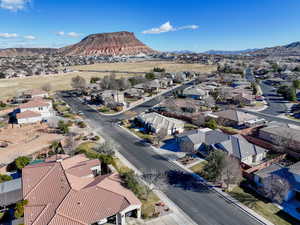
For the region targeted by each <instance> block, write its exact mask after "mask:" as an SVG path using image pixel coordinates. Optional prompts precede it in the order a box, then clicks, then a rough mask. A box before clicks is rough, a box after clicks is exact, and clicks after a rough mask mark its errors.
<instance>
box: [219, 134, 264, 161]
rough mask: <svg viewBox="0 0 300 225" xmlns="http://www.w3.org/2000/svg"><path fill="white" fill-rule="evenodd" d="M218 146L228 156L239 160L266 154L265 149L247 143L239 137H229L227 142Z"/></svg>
mask: <svg viewBox="0 0 300 225" xmlns="http://www.w3.org/2000/svg"><path fill="white" fill-rule="evenodd" d="M220 145H221V146H222V148H223V149H224V150H226V151H227V152H228V153H229V154H231V155H233V156H235V157H236V158H238V159H240V160H243V159H244V158H246V157H248V156H254V155H259V154H261V153H264V152H266V149H264V148H261V147H259V146H257V145H254V144H252V143H250V142H248V141H247V140H246V139H245V138H244V137H243V136H241V135H231V136H230V139H229V140H227V141H224V142H222V143H220Z"/></svg>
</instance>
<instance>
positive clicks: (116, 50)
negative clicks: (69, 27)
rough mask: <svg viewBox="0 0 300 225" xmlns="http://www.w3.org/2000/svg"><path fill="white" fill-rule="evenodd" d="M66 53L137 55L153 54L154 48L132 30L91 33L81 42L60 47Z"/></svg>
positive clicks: (82, 54)
mask: <svg viewBox="0 0 300 225" xmlns="http://www.w3.org/2000/svg"><path fill="white" fill-rule="evenodd" d="M60 51H61V53H62V54H64V55H81V56H100V55H113V56H116V55H137V54H140V53H144V54H152V53H155V51H154V50H152V49H151V48H149V47H148V46H146V45H145V44H144V43H142V42H141V41H139V40H138V39H137V38H136V37H135V35H134V34H133V33H132V32H127V31H122V32H113V33H101V34H91V35H89V36H87V37H85V38H84V39H82V40H81V41H80V42H79V43H77V44H74V45H71V46H67V47H64V48H61V49H60Z"/></svg>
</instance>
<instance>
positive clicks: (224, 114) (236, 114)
mask: <svg viewBox="0 0 300 225" xmlns="http://www.w3.org/2000/svg"><path fill="white" fill-rule="evenodd" d="M214 115H217V116H219V117H220V118H224V119H229V120H233V121H236V122H245V121H247V120H252V119H256V118H257V117H256V116H254V115H251V114H249V113H244V112H241V111H237V110H232V109H230V110H224V111H220V112H216V113H214Z"/></svg>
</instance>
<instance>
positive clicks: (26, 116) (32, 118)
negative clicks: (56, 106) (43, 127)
mask: <svg viewBox="0 0 300 225" xmlns="http://www.w3.org/2000/svg"><path fill="white" fill-rule="evenodd" d="M13 115H15V118H16V119H17V123H18V124H26V123H36V122H40V121H47V120H48V119H49V118H50V117H52V116H53V110H52V102H51V101H45V100H43V99H33V100H31V101H29V102H27V103H24V104H21V105H20V106H19V107H18V108H17V109H16V110H14V112H13Z"/></svg>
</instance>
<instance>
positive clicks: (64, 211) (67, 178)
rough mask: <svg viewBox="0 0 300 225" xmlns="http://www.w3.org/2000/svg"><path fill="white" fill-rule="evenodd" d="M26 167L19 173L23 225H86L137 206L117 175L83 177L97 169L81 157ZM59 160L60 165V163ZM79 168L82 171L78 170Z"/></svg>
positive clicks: (48, 161) (136, 201)
mask: <svg viewBox="0 0 300 225" xmlns="http://www.w3.org/2000/svg"><path fill="white" fill-rule="evenodd" d="M63 158H65V155H64V157H61V159H60V160H59V161H57V162H56V161H53V157H52V159H51V160H46V161H47V162H45V163H41V164H35V165H29V166H26V167H25V168H24V169H23V171H22V174H23V176H22V180H23V197H24V199H28V202H29V203H28V205H26V206H25V214H24V215H25V216H24V218H25V224H26V225H33V224H34V225H45V224H50V225H57V224H63V225H87V224H92V223H95V222H97V221H100V220H102V219H105V218H107V217H109V216H113V215H115V214H116V213H118V212H120V211H121V210H124V209H126V208H127V207H128V206H130V205H138V206H140V205H141V202H140V201H139V200H138V199H137V198H136V197H135V196H134V194H133V193H132V192H131V191H129V190H127V189H125V188H124V187H123V186H122V185H121V181H120V178H119V175H118V174H110V175H104V176H98V177H84V176H82V175H83V172H82V171H85V172H87V174H90V173H91V170H90V169H89V168H88V167H90V168H91V167H94V166H96V165H100V162H99V160H88V159H87V158H86V157H85V156H84V155H76V156H74V157H69V158H65V159H63ZM61 160H62V161H61ZM80 167H82V170H80V169H79V168H80Z"/></svg>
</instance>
